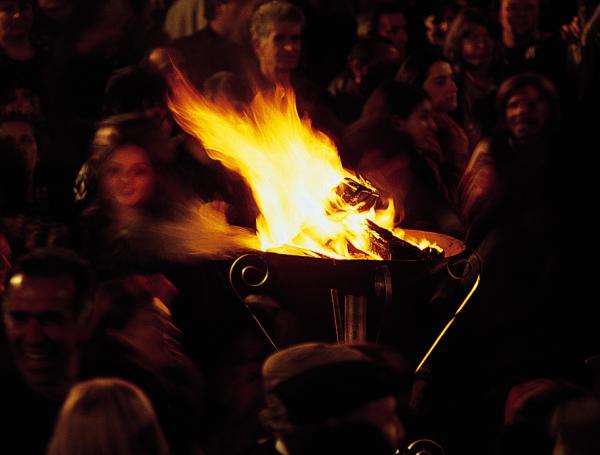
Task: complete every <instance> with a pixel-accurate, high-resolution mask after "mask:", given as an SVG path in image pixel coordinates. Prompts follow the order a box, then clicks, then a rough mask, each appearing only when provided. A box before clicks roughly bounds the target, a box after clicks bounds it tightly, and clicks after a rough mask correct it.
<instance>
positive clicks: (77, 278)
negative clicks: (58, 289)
mask: <svg viewBox="0 0 600 455" xmlns="http://www.w3.org/2000/svg"><path fill="white" fill-rule="evenodd" d="M15 275H25V276H35V277H49V278H56V277H62V276H68V277H70V278H71V279H72V280H73V283H74V284H75V295H74V296H73V300H72V303H71V308H72V310H73V314H74V315H75V316H76V317H77V318H79V317H81V316H82V314H83V313H84V310H86V307H87V302H88V298H89V296H90V294H91V290H92V285H93V275H92V271H91V268H90V266H89V264H88V263H87V262H86V261H84V260H83V259H82V258H81V257H80V256H79V255H78V254H77V253H75V252H74V251H72V250H69V249H66V248H57V247H46V248H38V249H36V250H33V251H31V252H30V253H27V254H25V255H23V256H21V257H20V258H19V260H18V261H17V262H16V264H15V266H14V267H13V269H12V270H11V276H15Z"/></svg>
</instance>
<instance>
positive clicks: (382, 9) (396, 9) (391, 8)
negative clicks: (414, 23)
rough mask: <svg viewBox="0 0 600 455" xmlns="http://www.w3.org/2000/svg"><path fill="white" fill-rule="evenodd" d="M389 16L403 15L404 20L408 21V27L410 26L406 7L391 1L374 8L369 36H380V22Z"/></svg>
mask: <svg viewBox="0 0 600 455" xmlns="http://www.w3.org/2000/svg"><path fill="white" fill-rule="evenodd" d="M388 14H403V15H404V18H405V19H406V25H407V26H408V25H409V24H408V23H409V14H408V8H407V7H406V6H405V5H403V4H402V3H398V2H391V1H386V2H382V3H379V4H378V5H377V6H375V7H374V8H373V12H372V14H371V24H370V27H369V36H373V37H374V36H377V35H378V32H379V21H380V20H381V16H386V15H388Z"/></svg>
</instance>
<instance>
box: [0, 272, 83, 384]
mask: <svg viewBox="0 0 600 455" xmlns="http://www.w3.org/2000/svg"><path fill="white" fill-rule="evenodd" d="M74 295H75V283H74V282H73V279H72V278H71V277H69V276H66V275H65V276H56V277H43V276H25V275H22V274H17V275H14V276H13V277H12V278H11V280H10V283H9V286H8V291H7V294H6V297H5V302H4V323H5V325H6V335H7V338H8V341H9V343H10V345H11V348H12V352H13V356H14V359H15V363H16V365H17V368H18V370H19V371H20V373H21V374H22V376H23V378H24V379H25V380H26V382H27V383H28V384H29V385H30V386H31V387H32V388H33V389H34V390H48V389H55V388H57V387H61V386H62V385H65V384H68V383H69V381H71V380H72V379H74V376H75V374H76V369H77V358H78V352H79V348H78V339H79V331H78V325H77V320H76V317H75V315H74V313H73V309H72V303H73V297H74Z"/></svg>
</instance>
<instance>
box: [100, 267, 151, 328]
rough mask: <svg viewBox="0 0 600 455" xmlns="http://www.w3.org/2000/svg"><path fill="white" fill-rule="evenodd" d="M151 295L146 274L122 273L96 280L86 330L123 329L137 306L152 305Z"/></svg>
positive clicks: (137, 308)
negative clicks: (97, 282)
mask: <svg viewBox="0 0 600 455" xmlns="http://www.w3.org/2000/svg"><path fill="white" fill-rule="evenodd" d="M153 297H154V294H153V293H152V290H151V289H150V287H149V286H148V282H147V280H146V278H144V277H143V276H141V275H128V276H123V277H119V278H115V279H112V280H109V281H106V282H104V283H102V284H100V285H99V286H98V289H97V292H96V296H95V300H94V308H93V311H92V312H91V315H90V316H91V317H90V319H89V321H88V324H89V327H88V329H89V330H90V332H91V333H90V334H92V335H93V334H102V333H105V332H106V330H107V329H116V330H122V329H124V328H125V327H126V326H127V324H128V323H129V321H130V320H131V317H132V316H133V315H134V314H135V313H136V312H137V311H138V310H141V309H144V308H150V307H151V306H152V299H153Z"/></svg>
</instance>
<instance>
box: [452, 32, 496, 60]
mask: <svg viewBox="0 0 600 455" xmlns="http://www.w3.org/2000/svg"><path fill="white" fill-rule="evenodd" d="M493 49H494V41H493V40H492V37H491V36H490V34H489V32H488V30H487V29H486V28H485V27H484V26H483V25H481V24H472V25H470V26H469V30H468V31H467V33H466V34H465V36H464V37H463V39H462V40H461V41H460V53H461V55H462V58H463V60H464V61H465V62H466V64H467V66H468V67H469V68H480V67H482V66H485V65H489V64H490V62H491V61H492V52H493Z"/></svg>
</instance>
